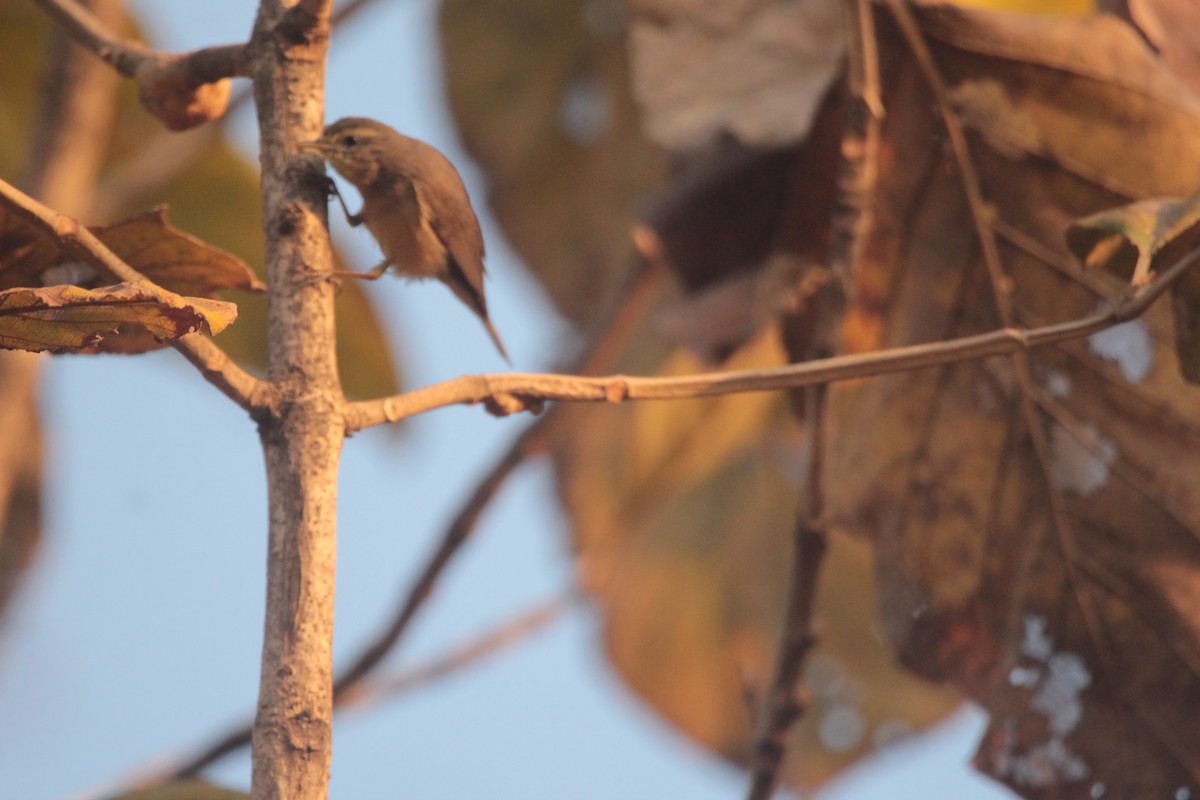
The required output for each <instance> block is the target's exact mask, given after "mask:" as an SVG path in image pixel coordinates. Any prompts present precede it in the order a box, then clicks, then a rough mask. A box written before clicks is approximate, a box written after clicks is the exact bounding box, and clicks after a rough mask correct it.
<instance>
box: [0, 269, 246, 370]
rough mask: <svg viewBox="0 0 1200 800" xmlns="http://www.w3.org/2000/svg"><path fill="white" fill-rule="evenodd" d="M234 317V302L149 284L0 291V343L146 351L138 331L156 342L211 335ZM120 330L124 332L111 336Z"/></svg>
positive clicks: (50, 348)
mask: <svg viewBox="0 0 1200 800" xmlns="http://www.w3.org/2000/svg"><path fill="white" fill-rule="evenodd" d="M236 318H237V306H235V305H234V304H233V303H224V302H221V301H220V300H208V299H205V298H200V297H181V296H179V295H176V294H172V293H171V292H167V291H164V290H162V289H159V288H158V287H156V286H154V285H152V284H131V283H121V284H116V285H114V286H105V287H104V288H101V289H81V288H80V287H78V286H70V285H61V286H48V287H46V288H43V289H8V290H5V291H2V292H0V347H3V348H6V349H10V350H31V351H35V352H40V351H50V352H52V353H63V352H81V351H89V352H100V351H103V352H121V353H134V352H142V351H143V350H144V349H145V348H144V347H142V346H141V345H140V342H142V341H143V337H142V336H141V335H139V334H144V335H148V336H149V337H151V338H152V339H153V340H154V341H156V342H163V341H167V340H170V339H178V338H179V337H181V336H185V335H187V334H189V333H195V332H200V333H205V334H214V333H219V332H220V331H222V330H224V329H225V328H226V327H227V326H228V325H230V324H231V323H232V322H233V321H234V320H235V319H236ZM118 332H122V333H124V334H126V335H123V336H115V334H117V333H118ZM110 337H112V338H111V339H110Z"/></svg>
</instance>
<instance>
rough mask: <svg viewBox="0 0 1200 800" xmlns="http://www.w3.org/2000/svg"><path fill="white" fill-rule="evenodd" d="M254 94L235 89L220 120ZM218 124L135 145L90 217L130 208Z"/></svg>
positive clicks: (355, 6) (338, 17)
mask: <svg viewBox="0 0 1200 800" xmlns="http://www.w3.org/2000/svg"><path fill="white" fill-rule="evenodd" d="M373 2H376V0H352V2H348V3H345V4H343V5H341V6H339V7H338V8H336V9H334V12H333V19H332V24H333V25H334V26H335V27H336V26H338V25H340V24H342V23H344V22H347V21H349V20H350V19H351V18H352V17H353V16H354V15H355V14H356V13H357V12H358V11H361V10H362V9H363V8H365V7H367V6H368V5H370V4H371V3H373ZM252 97H253V93H252V90H251V88H250V87H249V86H246V87H243V88H241V89H239V90H238V91H236V92H234V94H233V96H232V97H231V98H230V100H229V107H228V108H227V109H226V111H225V116H224V117H222V122H223V121H224V120H225V119H228V118H229V116H230V115H231V114H233V112H235V111H237V110H239V109H241V108H242V106H244V105H246V103H248V102H249V101H250V99H251V98H252ZM221 133H222V128H221V127H215V126H212V125H206V126H203V127H200V128H194V129H192V130H190V131H187V132H186V133H183V134H179V133H171V132H168V133H162V134H159V135H158V136H157V137H155V138H154V139H152V140H150V141H149V142H147V143H146V144H145V145H144V146H142V147H140V148H138V150H137V152H136V153H134V154H133V155H131V156H130V157H129V158H128V159H127V160H126V161H124V162H122V163H121V164H118V165H117V166H116V167H114V168H113V169H111V170H110V171H109V174H108V175H107V177H105V179H104V181H103V182H102V183H101V184H100V187H99V188H98V189H97V191H96V200H95V203H94V204H93V205H92V210H91V214H90V216H91V217H98V216H99V215H101V214H111V213H113V211H114V210H115V209H122V208H130V207H132V206H135V205H137V204H138V202H139V201H141V199H142V198H144V197H148V196H149V195H151V194H153V193H154V192H155V191H157V190H158V189H159V187H161V186H162V185H163V184H165V183H166V182H167V181H169V180H171V179H172V178H174V177H175V176H176V175H178V174H179V173H180V172H182V171H183V170H185V169H187V167H188V166H189V165H190V164H192V163H193V162H194V161H195V160H196V158H197V157H198V156H199V155H200V154H201V153H202V152H204V148H205V147H207V146H208V145H209V144H210V143H211V142H212V141H213V140H215V139H216V138H217V137H219V136H220V135H221Z"/></svg>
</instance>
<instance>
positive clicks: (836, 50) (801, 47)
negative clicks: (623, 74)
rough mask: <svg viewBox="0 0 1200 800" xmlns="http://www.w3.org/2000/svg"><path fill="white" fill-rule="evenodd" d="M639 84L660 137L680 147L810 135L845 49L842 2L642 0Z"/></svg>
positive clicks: (635, 40)
mask: <svg viewBox="0 0 1200 800" xmlns="http://www.w3.org/2000/svg"><path fill="white" fill-rule="evenodd" d="M630 7H631V10H632V13H633V19H632V24H631V25H630V30H629V36H630V55H631V59H632V63H633V87H634V92H635V94H636V96H637V99H638V104H639V106H640V107H641V110H642V113H643V116H644V124H645V126H646V131H647V133H648V135H649V136H650V139H651V140H652V141H654V142H655V143H656V144H658V145H660V146H662V147H664V148H667V149H669V150H673V151H676V152H695V151H700V150H706V149H708V148H709V147H711V146H712V145H713V144H714V143H716V142H717V141H719V140H720V139H721V137H723V136H726V135H728V136H731V137H732V138H733V139H734V140H735V141H737V142H739V143H741V144H743V145H746V146H750V147H762V148H777V147H781V146H784V145H789V144H794V143H795V142H799V141H801V140H803V139H804V138H805V136H806V134H807V133H808V130H809V126H810V125H811V124H812V122H813V120H814V119H815V117H816V114H817V108H818V107H819V106H820V104H821V100H822V98H823V97H824V96H825V93H826V91H827V90H828V89H829V86H830V84H832V83H833V81H834V79H835V78H836V77H837V75H838V72H839V69H840V65H841V60H842V56H843V52H844V50H845V32H844V30H843V24H844V14H845V12H844V8H843V4H842V3H840V2H837V0H800V1H799V2H789V3H780V2H776V0H737V2H725V3H711V2H708V0H635V2H633V3H631V4H630Z"/></svg>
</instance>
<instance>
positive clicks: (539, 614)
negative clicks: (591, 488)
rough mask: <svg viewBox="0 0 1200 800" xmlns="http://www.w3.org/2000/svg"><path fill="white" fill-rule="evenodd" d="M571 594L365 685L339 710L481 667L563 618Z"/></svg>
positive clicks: (341, 701) (379, 700)
mask: <svg viewBox="0 0 1200 800" xmlns="http://www.w3.org/2000/svg"><path fill="white" fill-rule="evenodd" d="M577 599H578V598H577V596H576V595H574V594H570V595H567V596H564V597H556V598H554V599H552V600H548V601H546V602H544V603H540V604H538V605H537V606H535V607H534V608H532V609H530V610H528V611H526V612H524V613H522V614H519V615H517V616H515V617H513V618H512V619H510V620H508V621H507V622H505V623H504V624H502V625H500V626H498V627H496V628H495V629H493V630H491V631H488V632H487V633H486V634H484V635H483V636H479V637H477V638H475V639H472V640H471V641H469V642H466V643H465V644H462V645H459V646H458V647H455V648H454V649H453V650H451V651H450V652H448V653H446V654H444V655H441V656H438V657H436V658H433V659H431V660H429V661H428V662H426V663H424V664H419V665H417V666H415V667H410V668H408V669H405V670H402V671H400V672H398V673H396V674H394V675H380V676H377V677H374V678H370V679H368V680H365V681H363V682H362V683H361V684H360V685H359V686H358V687H357V688H355V689H354V690H353V691H347V692H346V693H345V694H343V695H342V696H341V697H340V698H339V702H338V709H339V710H341V709H347V708H355V707H370V706H376V705H379V704H380V703H382V702H383V701H385V700H387V699H389V698H392V697H394V696H396V695H398V694H402V693H404V692H410V691H412V690H413V689H417V688H420V687H422V686H425V685H428V684H430V683H433V682H434V681H437V680H440V679H442V678H445V677H448V676H450V675H452V674H454V673H456V672H460V671H462V670H463V669H466V668H467V667H470V666H473V665H475V664H478V663H479V662H480V661H482V660H484V659H485V658H488V657H490V656H493V655H496V654H497V653H499V652H500V651H502V650H504V649H505V648H508V647H511V646H512V645H514V644H517V643H519V642H522V641H524V640H525V639H527V638H529V637H530V636H532V635H533V634H535V633H537V632H539V631H541V630H542V629H543V628H545V627H546V626H548V625H550V623H552V622H554V621H555V620H557V619H558V618H559V617H561V616H562V614H563V612H565V611H566V610H567V609H569V608H570V607H571V606H572V605H573V604H574V603H575V602H576V600H577Z"/></svg>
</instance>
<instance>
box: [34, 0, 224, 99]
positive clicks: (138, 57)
mask: <svg viewBox="0 0 1200 800" xmlns="http://www.w3.org/2000/svg"><path fill="white" fill-rule="evenodd" d="M34 2H36V3H37V4H38V5H40V6H41V7H42V9H43V10H45V12H46V13H47V14H48V15H49V16H51V17H53V18H54V19H55V20H56V21H57V22H58V23H59V24H60V25H62V26H63V27H64V28H65V29H66V30H67V31H68V32H69V33H70V34H71V36H72V37H74V39H75V40H76V41H77V42H79V43H80V44H81V45H83V46H84V47H86V48H88V49H89V50H91V51H92V52H93V53H95V54H96V55H97V56H98V57H100V58H101V59H102V60H103V61H104V62H105V63H107V64H109V65H110V66H112V67H113V68H114V69H115V70H117V72H120V73H121V74H122V75H124V76H125V77H127V78H133V77H135V76H136V75H137V73H138V70H139V69H141V68H142V67H143V66H145V65H146V64H147V63H148V62H152V61H155V60H159V59H162V58H164V57H166V54H164V53H160V52H157V51H155V50H152V49H150V48H149V47H146V46H145V45H144V44H141V43H140V42H131V41H126V40H124V39H121V38H119V37H117V36H115V35H114V34H113V33H112V32H111V31H110V30H109V29H108V28H107V26H105V25H104V23H102V22H101V21H100V20H99V19H97V18H96V17H95V16H94V15H93V14H92V13H91V12H90V11H88V9H87V8H85V7H83V6H82V5H80V4H79V3H77V2H75V0H34ZM186 58H187V60H188V62H189V68H188V69H189V72H190V73H191V75H192V76H193V78H194V79H195V80H196V83H197V85H198V84H201V83H212V82H213V81H218V80H221V79H222V78H231V77H238V76H244V75H245V70H246V59H245V45H240V44H237V45H225V46H222V47H212V48H205V49H204V50H197V51H195V52H193V53H189V54H188V55H187V56H186Z"/></svg>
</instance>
